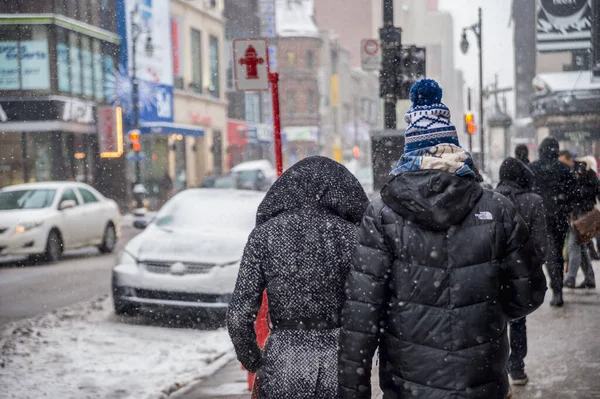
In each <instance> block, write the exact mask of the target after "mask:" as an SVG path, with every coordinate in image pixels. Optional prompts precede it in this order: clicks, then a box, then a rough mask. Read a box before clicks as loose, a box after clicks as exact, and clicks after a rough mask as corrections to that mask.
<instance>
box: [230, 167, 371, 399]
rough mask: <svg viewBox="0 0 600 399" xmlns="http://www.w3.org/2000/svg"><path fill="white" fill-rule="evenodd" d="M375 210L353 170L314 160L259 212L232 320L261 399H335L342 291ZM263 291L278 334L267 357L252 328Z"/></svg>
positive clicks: (282, 181)
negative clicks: (368, 211)
mask: <svg viewBox="0 0 600 399" xmlns="http://www.w3.org/2000/svg"><path fill="white" fill-rule="evenodd" d="M367 204H368V199H367V197H366V194H365V192H364V191H363V189H362V187H361V185H360V183H359V182H358V180H357V179H356V178H355V177H354V176H353V175H352V174H351V173H350V172H349V171H348V170H347V169H346V168H345V167H343V166H342V165H340V164H338V163H336V162H334V161H332V160H330V159H327V158H323V157H311V158H307V159H304V160H302V161H300V162H298V163H297V164H295V165H294V166H292V167H291V168H290V169H289V170H288V171H286V172H285V173H284V174H283V176H282V177H281V178H279V179H278V180H277V181H276V182H275V184H274V185H273V186H272V187H271V189H270V190H269V192H268V193H267V195H266V197H265V199H264V201H263V202H262V204H261V205H260V207H259V209H258V215H257V226H256V228H255V229H254V231H253V232H252V234H251V235H250V238H249V241H248V244H247V245H246V249H245V253H244V256H243V258H242V263H241V266H240V271H239V275H238V278H237V283H236V286H235V290H234V293H233V297H232V299H231V301H230V303H229V310H228V315H227V325H228V328H229V335H230V336H231V340H232V342H233V345H234V347H235V351H236V354H237V357H238V359H239V360H240V362H241V363H242V365H243V366H244V367H245V368H246V369H247V370H249V371H251V372H257V377H258V380H259V397H260V398H273V399H281V398H288V399H295V398H298V399H300V398H306V399H308V398H314V399H319V398H322V399H331V398H333V397H335V396H336V394H337V382H338V381H337V344H338V338H339V323H340V312H341V309H342V304H343V301H344V282H345V280H346V276H347V275H348V272H349V271H350V265H351V257H352V252H353V249H354V247H355V245H356V235H357V230H358V224H359V223H360V221H361V219H362V216H363V213H364V210H365V208H366V206H367ZM264 289H266V292H267V297H268V304H269V316H270V324H271V328H272V331H271V335H270V336H269V338H268V340H267V343H266V346H265V348H264V352H261V350H260V349H259V347H258V345H257V344H256V334H255V332H254V321H255V319H256V315H257V313H258V309H259V307H260V304H261V299H262V293H263V290H264Z"/></svg>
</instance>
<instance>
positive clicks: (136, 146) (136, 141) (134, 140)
mask: <svg viewBox="0 0 600 399" xmlns="http://www.w3.org/2000/svg"><path fill="white" fill-rule="evenodd" d="M129 141H130V142H131V149H132V150H133V151H135V152H139V151H141V149H142V145H141V144H140V131H139V130H132V131H130V132H129Z"/></svg>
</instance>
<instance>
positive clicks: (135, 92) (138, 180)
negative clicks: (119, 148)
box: [130, 5, 154, 209]
mask: <svg viewBox="0 0 600 399" xmlns="http://www.w3.org/2000/svg"><path fill="white" fill-rule="evenodd" d="M137 15H139V9H138V6H137V5H136V6H135V7H134V9H133V10H131V13H130V22H131V82H132V93H131V98H132V103H133V128H134V129H136V130H138V129H139V127H140V104H139V86H138V81H137V59H136V58H137V42H138V40H139V39H140V37H141V35H142V34H143V33H144V32H143V30H142V27H141V26H140V25H139V24H138V23H136V22H135V17H136V16H137ZM145 51H146V55H147V56H148V57H152V53H153V52H154V46H153V45H152V37H151V36H150V34H148V35H147V36H146V45H145ZM134 153H135V183H134V189H133V193H134V196H135V207H136V209H142V208H143V207H144V204H143V202H142V193H143V192H144V191H145V190H144V189H143V186H141V184H142V172H141V167H140V151H139V149H138V150H134Z"/></svg>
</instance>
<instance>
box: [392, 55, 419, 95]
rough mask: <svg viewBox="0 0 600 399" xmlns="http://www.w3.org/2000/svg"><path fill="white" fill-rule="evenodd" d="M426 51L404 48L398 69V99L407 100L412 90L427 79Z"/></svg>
mask: <svg viewBox="0 0 600 399" xmlns="http://www.w3.org/2000/svg"><path fill="white" fill-rule="evenodd" d="M426 56H427V54H426V50H425V48H424V47H417V46H406V47H402V49H401V50H400V54H399V59H400V65H399V67H398V68H396V71H395V73H396V97H397V98H398V99H399V100H407V99H408V98H409V97H410V88H411V87H412V85H413V84H415V83H416V82H417V81H419V80H421V79H423V78H424V77H425V61H426Z"/></svg>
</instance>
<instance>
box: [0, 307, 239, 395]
mask: <svg viewBox="0 0 600 399" xmlns="http://www.w3.org/2000/svg"><path fill="white" fill-rule="evenodd" d="M136 323H137V324H136ZM231 358H232V354H231V343H230V341H229V337H228V335H227V332H226V331H225V330H223V329H220V330H216V331H201V330H195V329H187V328H171V327H160V326H156V325H153V323H150V325H148V324H146V325H142V324H139V321H136V320H135V319H133V320H131V321H130V322H129V323H126V322H124V321H122V320H120V319H119V318H117V317H116V316H114V314H113V311H112V300H111V299H110V298H109V297H103V298H97V299H94V300H92V301H89V302H83V303H80V304H77V305H74V306H72V307H69V308H63V309H59V310H57V311H54V312H52V313H49V314H47V315H43V316H39V317H35V318H31V319H26V320H21V321H18V322H15V323H12V324H9V325H8V326H7V327H6V328H5V329H4V330H3V331H2V332H0V387H2V388H1V392H2V395H7V396H2V397H3V398H4V397H5V398H14V399H17V398H18V399H27V398H36V399H37V398H114V399H128V398H131V399H159V398H166V397H167V396H168V394H169V393H171V392H173V391H174V390H176V389H178V388H180V387H181V386H184V385H186V384H188V383H189V382H191V381H193V380H195V379H197V378H201V377H205V376H207V375H211V374H212V373H213V372H215V371H216V370H218V369H219V368H221V367H222V366H223V364H225V363H226V362H228V361H229V360H231Z"/></svg>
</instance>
